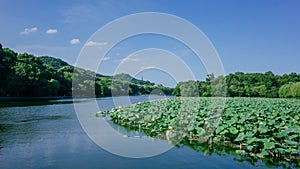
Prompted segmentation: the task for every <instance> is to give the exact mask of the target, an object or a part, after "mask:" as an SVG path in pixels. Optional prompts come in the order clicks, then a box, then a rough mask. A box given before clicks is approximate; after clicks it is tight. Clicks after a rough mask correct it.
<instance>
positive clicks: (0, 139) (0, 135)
mask: <svg viewBox="0 0 300 169" xmlns="http://www.w3.org/2000/svg"><path fill="white" fill-rule="evenodd" d="M9 128H10V125H9V124H0V150H1V149H2V148H3V147H4V144H5V138H4V135H5V133H7V132H8V130H9Z"/></svg>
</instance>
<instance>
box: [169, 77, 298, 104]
mask: <svg viewBox="0 0 300 169" xmlns="http://www.w3.org/2000/svg"><path fill="white" fill-rule="evenodd" d="M297 82H300V74H297V73H290V74H284V75H282V76H279V75H274V74H273V73H272V72H270V71H269V72H266V73H242V72H237V73H234V74H229V75H227V76H225V77H223V76H219V77H217V78H215V77H214V76H213V75H208V77H207V78H206V80H205V81H187V82H180V83H178V84H177V86H176V87H175V89H174V92H173V95H176V96H203V97H206V96H228V97H269V98H276V97H282V98H290V97H293V98H299V97H300V85H299V83H297Z"/></svg>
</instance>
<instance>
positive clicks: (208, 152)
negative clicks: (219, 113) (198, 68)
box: [0, 96, 299, 169]
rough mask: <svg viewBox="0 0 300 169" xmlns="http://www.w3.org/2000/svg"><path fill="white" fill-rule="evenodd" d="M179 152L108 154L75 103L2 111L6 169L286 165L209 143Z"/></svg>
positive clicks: (0, 150) (107, 104)
mask: <svg viewBox="0 0 300 169" xmlns="http://www.w3.org/2000/svg"><path fill="white" fill-rule="evenodd" d="M131 99H132V101H134V102H139V101H144V100H147V99H148V97H147V96H143V97H132V98H131ZM104 100H105V101H104ZM97 102H98V104H99V106H101V108H103V109H110V108H112V107H113V106H114V105H113V103H112V101H111V99H110V98H102V99H97ZM95 118H96V117H95ZM111 126H113V127H114V128H115V130H116V131H118V132H120V133H122V134H123V135H128V137H132V138H133V139H149V137H148V136H146V135H145V134H142V133H140V132H136V131H132V130H128V129H126V128H122V127H120V126H116V125H114V124H111ZM124 139H126V138H124ZM120 146H122V145H120ZM177 147H178V148H173V149H171V150H170V151H168V152H166V153H164V154H161V155H159V156H155V157H152V158H145V159H129V158H123V157H120V156H116V155H114V154H111V153H109V152H106V151H104V150H103V149H101V148H99V147H98V146H97V145H96V144H94V143H93V142H92V141H91V140H90V139H89V138H88V136H87V135H86V134H85V133H84V132H83V130H82V128H81V126H80V124H79V122H78V120H77V118H76V113H75V111H74V107H73V105H72V104H51V105H43V106H22V107H7V108H0V166H1V169H6V168H8V169H10V168H78V169H79V168H101V169H111V168H122V169H133V168H143V169H151V168H160V169H169V168H174V169H179V168H181V169H182V168H190V169H198V168H218V169H219V168H221V169H228V168H231V169H244V168H258V167H259V168H267V167H274V168H276V167H277V166H280V165H276V163H275V164H273V163H271V164H272V165H269V162H266V161H264V160H261V161H260V160H258V159H255V158H251V157H249V158H248V157H247V156H239V155H236V154H235V152H234V151H230V150H227V149H226V148H224V147H217V146H216V145H213V146H212V147H210V146H209V145H205V144H203V145H199V144H194V143H190V142H187V143H184V142H182V143H181V144H179V145H178V146H177ZM266 160H267V159H266ZM279 164H281V163H279ZM281 166H282V167H278V168H288V167H290V168H299V165H291V164H286V166H284V165H283V164H282V165H281Z"/></svg>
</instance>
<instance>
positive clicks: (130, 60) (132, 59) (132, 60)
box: [122, 57, 142, 62]
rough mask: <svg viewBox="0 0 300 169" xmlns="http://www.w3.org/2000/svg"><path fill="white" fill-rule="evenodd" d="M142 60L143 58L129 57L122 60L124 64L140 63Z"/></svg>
mask: <svg viewBox="0 0 300 169" xmlns="http://www.w3.org/2000/svg"><path fill="white" fill-rule="evenodd" d="M141 60H142V59H141V58H133V57H127V58H124V59H122V62H139V61H141Z"/></svg>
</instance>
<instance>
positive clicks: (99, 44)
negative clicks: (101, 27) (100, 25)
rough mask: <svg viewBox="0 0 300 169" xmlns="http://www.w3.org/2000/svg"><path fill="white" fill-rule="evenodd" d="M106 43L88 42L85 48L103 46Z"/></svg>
mask: <svg viewBox="0 0 300 169" xmlns="http://www.w3.org/2000/svg"><path fill="white" fill-rule="evenodd" d="M105 45H107V42H95V41H88V42H87V43H86V44H85V46H105Z"/></svg>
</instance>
